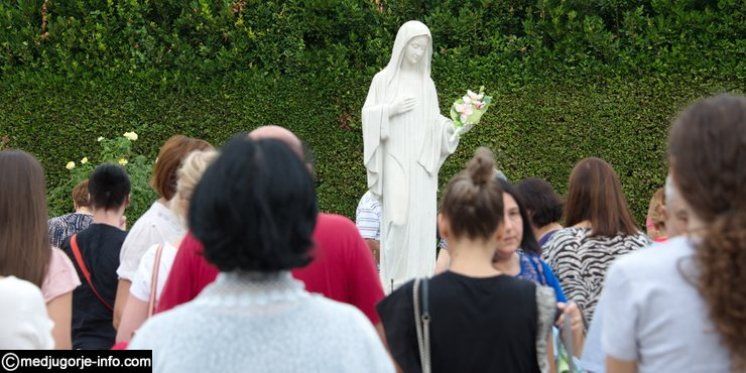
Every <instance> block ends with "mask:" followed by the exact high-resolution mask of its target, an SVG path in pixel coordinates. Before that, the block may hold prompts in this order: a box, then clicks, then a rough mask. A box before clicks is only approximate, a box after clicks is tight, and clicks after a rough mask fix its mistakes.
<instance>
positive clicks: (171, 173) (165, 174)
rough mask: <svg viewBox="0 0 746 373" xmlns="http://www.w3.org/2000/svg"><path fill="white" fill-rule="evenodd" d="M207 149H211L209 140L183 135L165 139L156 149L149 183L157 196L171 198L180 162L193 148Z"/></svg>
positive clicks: (174, 191)
mask: <svg viewBox="0 0 746 373" xmlns="http://www.w3.org/2000/svg"><path fill="white" fill-rule="evenodd" d="M209 149H213V147H212V145H210V143H209V142H207V141H205V140H200V139H195V138H191V137H187V136H184V135H174V136H171V137H170V138H169V139H168V140H166V142H165V143H163V146H161V149H160V151H158V158H156V162H155V166H153V177H152V178H151V179H150V185H151V186H152V187H153V189H155V191H156V193H158V196H160V197H162V198H165V199H169V200H170V199H171V198H173V196H174V194H175V193H176V181H177V176H176V171H178V170H179V167H181V162H182V161H183V160H184V158H186V156H187V155H189V153H191V152H193V151H195V150H209Z"/></svg>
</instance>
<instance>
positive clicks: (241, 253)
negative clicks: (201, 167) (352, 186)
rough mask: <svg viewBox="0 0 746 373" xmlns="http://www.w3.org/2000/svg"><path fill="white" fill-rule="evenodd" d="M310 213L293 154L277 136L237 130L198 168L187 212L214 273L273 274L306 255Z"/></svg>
mask: <svg viewBox="0 0 746 373" xmlns="http://www.w3.org/2000/svg"><path fill="white" fill-rule="evenodd" d="M317 213H318V210H317V207H316V194H315V191H314V183H313V180H312V179H311V175H310V173H309V172H308V169H307V168H306V165H305V164H304V163H303V161H302V160H301V159H300V158H299V156H298V154H296V153H295V152H293V151H292V150H291V149H290V148H289V147H288V146H287V145H285V144H284V143H282V142H281V141H278V140H274V139H260V140H256V141H255V140H251V139H249V138H247V137H246V136H245V135H239V136H236V137H234V138H233V139H232V140H231V141H230V142H228V143H227V144H226V145H225V146H224V147H223V149H222V150H221V151H220V156H219V157H218V158H217V159H216V160H215V162H214V163H213V164H212V165H211V166H210V167H208V168H207V170H206V171H205V173H204V174H203V176H202V179H201V180H200V182H199V184H197V187H196V188H195V191H194V195H193V196H192V201H191V204H190V206H189V214H188V216H189V225H190V228H191V230H192V232H193V233H194V236H195V237H197V239H199V240H200V241H201V242H202V243H203V244H204V245H205V251H204V254H205V258H206V259H207V261H209V262H210V263H213V264H214V265H215V266H217V267H218V268H219V269H220V270H221V271H223V272H228V271H233V270H242V271H261V272H274V271H279V270H286V269H291V268H296V267H301V266H304V265H306V264H308V263H309V262H310V261H311V257H310V254H309V250H310V249H311V247H312V246H313V241H312V234H313V230H314V227H315V225H316V215H317Z"/></svg>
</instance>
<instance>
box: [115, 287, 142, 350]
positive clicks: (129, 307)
mask: <svg viewBox="0 0 746 373" xmlns="http://www.w3.org/2000/svg"><path fill="white" fill-rule="evenodd" d="M147 318H148V302H143V301H141V300H139V299H137V298H136V297H134V296H132V294H130V295H129V296H128V298H127V303H126V304H125V305H124V312H123V313H122V318H121V322H120V323H119V328H118V329H117V339H116V343H119V342H122V341H130V340H132V336H133V335H134V334H135V331H137V329H139V328H140V327H141V326H142V324H143V323H145V320H147Z"/></svg>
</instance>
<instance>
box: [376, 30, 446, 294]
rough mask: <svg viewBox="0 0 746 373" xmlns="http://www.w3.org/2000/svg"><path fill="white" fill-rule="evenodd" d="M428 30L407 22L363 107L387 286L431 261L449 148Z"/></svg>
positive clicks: (425, 272)
mask: <svg viewBox="0 0 746 373" xmlns="http://www.w3.org/2000/svg"><path fill="white" fill-rule="evenodd" d="M432 55H433V45H432V37H431V35H430V30H429V29H428V28H427V26H425V24H423V23H422V22H418V21H409V22H407V23H405V24H404V25H402V26H401V28H400V29H399V32H398V33H397V34H396V40H395V41H394V49H393V51H392V53H391V60H390V61H389V63H388V65H386V67H385V68H384V69H383V70H381V71H380V72H379V73H378V74H376V75H375V76H374V77H373V82H372V83H371V85H370V90H369V92H368V97H367V99H366V100H365V105H364V106H363V115H362V120H363V142H364V164H365V168H366V170H367V175H368V188H369V189H370V191H371V192H372V193H373V194H374V195H375V196H376V197H378V198H379V200H380V201H381V203H382V213H383V217H382V219H381V281H382V282H383V285H384V288H385V289H386V290H387V291H391V290H392V288H395V287H398V286H399V285H401V284H403V283H404V282H406V281H407V280H410V279H412V278H414V277H419V276H430V275H432V273H433V270H434V268H435V245H436V242H435V241H436V231H435V229H436V228H435V227H436V215H437V208H436V205H437V196H436V193H437V188H438V171H439V170H440V166H441V165H442V164H443V162H444V161H445V159H446V158H447V157H448V156H449V155H450V154H451V153H453V152H454V151H455V150H456V146H457V145H458V137H453V136H452V135H453V133H454V128H453V122H452V121H451V120H450V119H448V118H446V117H444V116H442V115H441V114H440V108H439V107H438V95H437V92H436V91H435V84H434V83H433V81H432V79H431V78H430V61H431V59H432Z"/></svg>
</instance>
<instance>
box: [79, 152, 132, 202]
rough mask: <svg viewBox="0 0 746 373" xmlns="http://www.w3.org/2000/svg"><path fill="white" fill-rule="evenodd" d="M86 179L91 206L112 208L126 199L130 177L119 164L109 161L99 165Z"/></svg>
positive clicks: (129, 186)
mask: <svg viewBox="0 0 746 373" xmlns="http://www.w3.org/2000/svg"><path fill="white" fill-rule="evenodd" d="M88 179H89V181H88V193H90V194H91V206H92V207H93V208H96V209H104V210H114V209H118V208H120V207H121V206H122V204H124V203H125V202H126V201H127V197H128V196H129V194H130V188H131V185H130V178H129V176H127V171H125V170H124V168H122V167H121V166H117V165H114V164H110V163H107V164H102V165H99V166H98V167H96V169H95V170H93V172H92V173H91V176H90V177H89V178H88Z"/></svg>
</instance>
